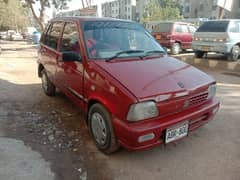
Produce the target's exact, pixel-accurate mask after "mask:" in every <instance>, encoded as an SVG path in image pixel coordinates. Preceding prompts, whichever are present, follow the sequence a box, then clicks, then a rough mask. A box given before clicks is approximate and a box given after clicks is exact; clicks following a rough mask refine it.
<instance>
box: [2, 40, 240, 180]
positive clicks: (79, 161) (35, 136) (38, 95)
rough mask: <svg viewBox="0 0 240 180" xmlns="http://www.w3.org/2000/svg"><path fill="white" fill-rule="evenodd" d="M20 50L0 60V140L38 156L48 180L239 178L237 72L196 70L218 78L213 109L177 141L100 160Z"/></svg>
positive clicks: (65, 104) (73, 111)
mask: <svg viewBox="0 0 240 180" xmlns="http://www.w3.org/2000/svg"><path fill="white" fill-rule="evenodd" d="M8 46H9V48H11V47H12V46H11V45H8ZM4 47H7V45H4ZM20 47H24V48H26V49H19V50H17V51H13V52H12V51H3V54H2V55H1V56H0V105H1V106H0V109H1V110H2V111H0V118H1V121H0V136H2V137H10V138H14V139H18V140H21V141H24V143H25V145H26V146H28V147H31V149H33V150H34V151H38V152H39V153H40V154H41V156H42V158H44V159H45V162H48V163H50V168H51V171H52V172H53V173H54V174H55V179H57V180H65V179H66V180H72V179H73V180H75V179H79V178H80V177H81V178H82V179H84V178H86V177H87V179H104V180H105V179H116V180H118V179H119V180H120V179H127V180H134V179H137V180H146V179H148V180H156V179H167V180H192V179H194V180H208V179H209V180H240V120H239V117H240V108H239V107H240V74H238V73H232V72H231V73H229V72H226V71H218V70H216V69H214V70H213V69H203V70H204V71H205V72H207V73H209V74H210V75H212V76H214V77H215V78H216V79H217V81H218V91H217V96H218V98H219V99H220V101H221V109H220V111H219V112H218V114H217V116H216V118H215V119H214V120H213V121H212V122H210V123H209V124H207V125H206V126H204V127H202V128H200V129H199V130H198V131H197V132H195V133H192V134H190V136H188V137H187V138H185V139H184V140H182V141H180V142H178V143H177V144H170V145H167V146H160V147H157V148H154V149H151V150H147V151H142V152H129V151H126V150H124V149H121V150H120V151H119V152H117V153H115V154H113V155H111V156H105V155H103V154H101V153H100V152H99V151H98V150H97V149H96V148H95V145H94V143H93V142H92V140H91V137H90V136H89V132H88V130H87V127H86V125H85V123H84V116H83V114H82V112H81V111H80V110H79V109H78V108H77V107H75V106H74V105H73V104H72V103H71V102H69V101H68V100H67V99H66V98H65V97H64V96H63V95H62V94H60V93H59V94H58V95H57V96H56V97H54V98H49V97H46V96H45V95H44V94H43V93H42V90H41V85H40V80H39V79H38V78H37V77H36V63H35V57H34V56H35V52H36V50H34V48H31V49H30V51H29V47H28V46H27V45H25V44H22V45H21V46H20ZM0 142H1V139H0ZM0 158H1V156H0ZM0 166H1V163H0ZM0 168H3V167H0Z"/></svg>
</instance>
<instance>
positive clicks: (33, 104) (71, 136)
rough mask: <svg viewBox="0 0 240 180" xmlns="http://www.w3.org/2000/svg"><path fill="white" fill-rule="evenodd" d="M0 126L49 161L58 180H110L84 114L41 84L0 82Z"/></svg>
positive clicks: (63, 97)
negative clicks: (85, 179) (42, 87)
mask: <svg viewBox="0 0 240 180" xmlns="http://www.w3.org/2000/svg"><path fill="white" fill-rule="evenodd" d="M0 127H1V128H0V130H1V131H4V133H3V134H4V136H6V137H11V138H15V139H20V140H22V141H24V143H25V144H26V145H28V146H30V147H31V148H32V149H33V150H36V151H38V152H40V153H41V154H42V155H43V157H44V159H46V160H48V161H50V162H51V168H52V170H53V171H54V173H55V174H56V179H58V180H69V179H71V180H75V179H76V180H77V179H79V177H80V176H81V175H83V173H85V172H87V179H90V180H95V179H104V180H105V179H106V180H108V179H112V177H111V173H109V172H108V168H107V165H106V162H104V160H103V158H98V156H96V152H97V149H96V148H95V146H94V143H93V141H92V138H91V136H90V134H89V131H88V128H87V125H86V123H85V115H84V113H83V112H82V111H81V109H79V108H78V107H76V106H75V105H74V104H73V103H72V102H70V101H69V100H68V99H67V98H66V97H65V96H64V95H63V94H62V93H60V92H58V93H57V94H56V96H54V97H48V96H46V95H45V94H44V93H43V91H42V89H41V84H38V83H37V84H29V83H26V84H17V83H14V82H9V81H7V80H3V79H0ZM102 166H103V167H102Z"/></svg>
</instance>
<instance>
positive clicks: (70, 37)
mask: <svg viewBox="0 0 240 180" xmlns="http://www.w3.org/2000/svg"><path fill="white" fill-rule="evenodd" d="M60 51H61V52H63V51H74V52H77V53H80V45H79V40H78V31H77V25H76V24H75V23H66V25H65V27H64V30H63V36H62V40H61V48H60Z"/></svg>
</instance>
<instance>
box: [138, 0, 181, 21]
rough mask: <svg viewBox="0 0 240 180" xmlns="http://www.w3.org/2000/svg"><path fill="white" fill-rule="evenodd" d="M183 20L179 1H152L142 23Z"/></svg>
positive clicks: (147, 7)
mask: <svg viewBox="0 0 240 180" xmlns="http://www.w3.org/2000/svg"><path fill="white" fill-rule="evenodd" d="M179 18H181V15H180V4H179V2H178V0H152V1H150V2H149V4H148V5H147V6H146V8H145V13H144V14H143V17H142V19H141V21H142V22H143V23H145V22H148V21H157V20H173V19H179Z"/></svg>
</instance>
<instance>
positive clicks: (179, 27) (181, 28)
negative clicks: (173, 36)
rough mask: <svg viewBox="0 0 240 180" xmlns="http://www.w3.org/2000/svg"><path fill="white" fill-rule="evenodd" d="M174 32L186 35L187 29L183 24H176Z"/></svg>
mask: <svg viewBox="0 0 240 180" xmlns="http://www.w3.org/2000/svg"><path fill="white" fill-rule="evenodd" d="M175 32H179V33H188V32H189V31H188V27H187V25H185V24H176V25H175Z"/></svg>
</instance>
